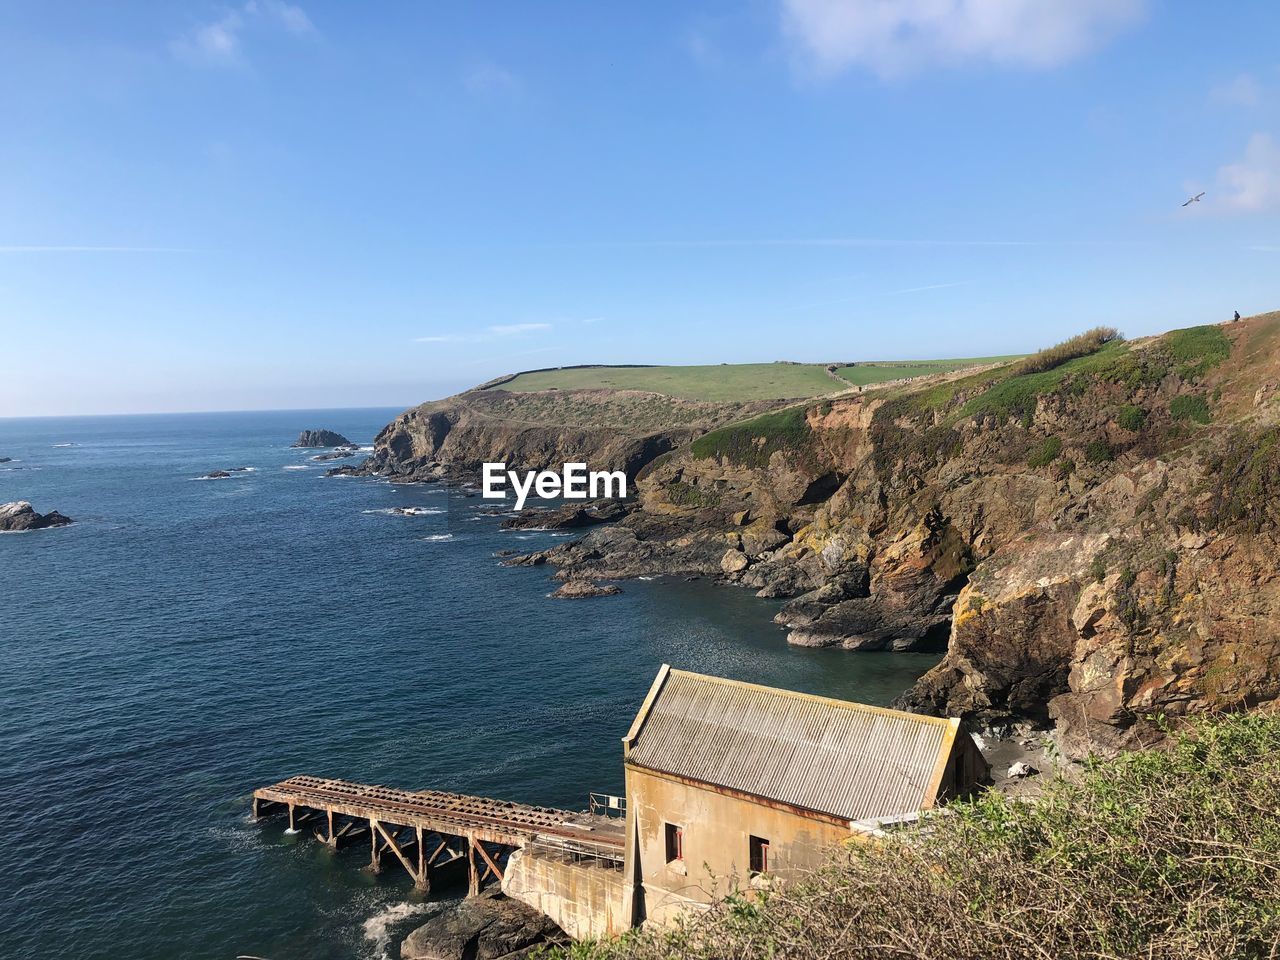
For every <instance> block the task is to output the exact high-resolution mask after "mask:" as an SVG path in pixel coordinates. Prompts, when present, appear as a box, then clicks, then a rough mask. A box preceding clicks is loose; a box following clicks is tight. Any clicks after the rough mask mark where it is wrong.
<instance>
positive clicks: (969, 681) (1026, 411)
mask: <svg viewBox="0 0 1280 960" xmlns="http://www.w3.org/2000/svg"><path fill="white" fill-rule="evenodd" d="M1088 340H1089V338H1082V340H1081V341H1080V342H1077V343H1074V345H1069V346H1067V347H1066V348H1064V349H1062V350H1057V351H1046V352H1045V353H1044V354H1041V355H1037V356H1036V357H1033V358H1029V359H1028V360H1026V361H1021V362H1018V363H1014V364H1008V365H1005V366H1001V367H998V368H993V369H987V370H984V371H981V372H978V373H971V374H967V375H957V376H953V377H951V378H949V379H941V380H935V381H931V382H926V383H923V384H919V383H917V384H909V385H906V386H898V387H893V388H889V389H883V390H873V391H867V392H865V393H861V394H850V395H845V396H840V397H834V398H828V399H825V400H820V401H815V402H809V403H805V404H800V405H795V406H790V407H785V408H783V409H774V410H770V411H767V412H764V413H760V414H757V415H755V416H747V417H746V418H745V419H736V420H733V422H727V423H724V425H723V426H718V427H717V428H716V429H712V430H710V431H709V432H700V431H702V430H705V428H706V427H707V426H714V424H713V423H708V422H707V420H705V419H704V420H703V421H702V422H701V423H700V424H699V425H698V427H692V426H690V427H686V428H685V429H684V432H683V434H677V431H675V430H673V429H672V428H671V427H668V428H667V429H666V430H664V431H658V432H657V433H656V434H655V435H654V436H655V437H656V436H661V437H662V438H663V439H662V440H656V439H650V441H649V442H650V444H651V445H650V446H648V447H646V448H645V451H644V453H637V452H636V448H635V446H634V444H636V443H637V442H639V439H640V438H639V437H637V436H636V435H635V434H634V431H633V432H632V433H631V434H628V435H626V436H625V438H624V435H622V434H619V433H613V434H609V435H608V437H607V438H606V436H605V435H604V434H601V433H599V432H593V431H592V430H591V429H587V428H583V427H574V428H569V427H553V426H550V425H548V423H549V421H548V419H547V417H548V414H547V411H545V410H544V412H543V417H544V422H543V424H542V425H541V426H539V427H538V428H537V429H536V430H535V431H534V432H533V433H530V432H529V431H528V430H522V431H516V432H515V433H504V432H496V431H495V428H489V427H486V426H484V425H482V424H480V423H479V422H478V420H474V419H472V420H470V422H468V423H466V424H465V425H464V428H463V429H462V430H459V425H460V423H461V419H469V416H470V417H474V416H475V411H474V410H472V411H470V414H469V416H468V415H465V414H464V415H463V417H462V418H461V419H459V418H458V413H457V411H456V409H455V410H453V411H452V412H451V411H450V410H448V409H446V410H433V411H432V410H427V409H426V408H419V410H418V411H413V412H411V413H410V414H407V415H406V416H405V417H402V418H401V419H400V420H398V421H397V422H396V423H395V424H393V425H392V426H391V427H389V428H388V430H387V431H384V434H383V436H382V437H380V438H379V441H378V443H379V453H378V454H377V455H375V458H374V461H373V462H372V463H371V467H372V468H374V469H382V470H385V471H388V472H405V471H406V470H407V472H409V473H410V474H411V473H412V472H413V471H414V470H417V469H420V466H419V465H421V464H425V463H428V462H432V461H437V462H438V461H439V460H440V459H442V458H444V459H450V460H454V459H456V460H458V461H465V462H470V461H473V460H475V459H482V458H484V457H488V456H490V455H491V454H494V455H495V458H496V459H508V460H509V461H510V460H512V459H513V457H512V454H515V456H516V458H521V457H523V458H527V459H526V460H525V462H526V463H527V464H528V465H529V466H534V465H541V464H538V463H534V462H532V461H536V460H539V459H546V460H547V461H548V462H549V461H551V460H554V461H556V462H559V461H562V460H563V459H566V458H568V457H569V454H570V453H572V454H573V455H574V456H575V457H576V456H581V457H583V458H584V459H587V460H588V462H592V463H593V466H594V464H595V461H594V459H593V457H595V456H597V455H599V456H603V457H605V458H609V457H613V458H620V459H618V460H616V461H615V462H619V463H621V462H625V463H626V464H627V465H628V468H635V469H637V470H638V474H639V476H638V483H637V487H638V493H639V499H640V508H639V509H637V510H635V511H633V512H631V513H630V514H629V515H628V516H627V517H626V518H625V519H623V520H622V521H620V522H618V523H616V524H611V525H606V526H600V527H595V528H593V529H591V530H590V531H589V532H588V533H586V534H585V535H584V536H583V537H582V538H581V539H579V540H576V541H574V542H572V543H568V544H565V545H562V546H558V547H556V548H554V549H552V550H549V551H546V552H545V553H542V554H538V555H535V556H533V557H530V558H515V559H513V560H512V561H509V562H513V563H542V562H549V563H552V564H554V565H556V566H557V567H558V568H559V571H558V574H557V575H558V576H560V577H561V578H564V579H569V578H573V579H590V578H616V577H627V576H635V575H640V574H655V573H681V574H695V575H705V576H714V577H722V578H724V579H727V580H729V581H731V582H734V583H738V584H741V585H743V586H747V587H750V588H753V589H755V590H756V591H758V592H759V593H760V594H761V595H762V596H766V597H780V598H786V603H785V604H784V605H783V606H782V607H781V609H780V611H779V614H778V619H779V620H780V621H781V622H783V623H784V624H786V625H787V626H788V627H789V628H790V633H789V637H788V639H789V641H790V642H792V643H795V644H801V645H810V646H838V647H843V648H846V649H849V650H859V649H886V648H891V649H919V648H928V647H931V646H937V647H942V646H945V648H946V655H945V658H944V660H943V662H942V663H941V664H940V665H939V666H938V667H937V668H935V669H934V670H932V671H931V672H930V673H928V674H927V675H926V676H925V677H923V678H922V679H921V680H920V682H919V683H917V684H916V686H915V687H914V688H913V689H912V690H911V691H909V692H907V693H906V694H905V695H904V696H903V698H902V701H901V702H902V704H903V705H904V706H906V707H908V708H911V709H917V710H924V711H929V712H935V713H945V714H951V715H962V716H964V717H966V718H967V719H969V720H970V721H971V722H972V723H973V724H975V725H987V724H995V725H1000V724H1008V723H1013V722H1019V721H1030V722H1033V723H1038V724H1049V723H1054V724H1056V725H1057V727H1058V730H1059V733H1060V740H1061V742H1062V743H1063V745H1064V747H1065V748H1066V749H1067V750H1068V752H1071V753H1076V754H1079V753H1082V752H1084V751H1086V750H1101V751H1104V752H1106V751H1114V750H1118V749H1124V748H1127V747H1131V746H1137V745H1141V744H1143V743H1146V742H1149V741H1151V740H1153V739H1155V738H1157V737H1159V735H1160V728H1161V724H1160V722H1159V720H1158V719H1157V717H1158V716H1159V715H1162V714H1163V715H1166V716H1171V717H1176V716H1178V715H1181V714H1185V713H1190V712H1196V711H1205V710H1216V709H1230V708H1238V707H1245V706H1250V705H1254V704H1259V703H1263V702H1270V701H1274V700H1276V699H1278V698H1280V659H1278V657H1280V616H1278V614H1280V562H1278V561H1277V557H1280V550H1278V549H1277V547H1278V546H1280V544H1277V540H1278V539H1280V535H1278V534H1277V529H1278V528H1277V520H1280V506H1278V505H1277V504H1280V501H1278V500H1277V499H1276V497H1277V494H1280V396H1278V385H1280V314H1268V315H1265V316H1261V317H1256V318H1252V319H1249V320H1246V321H1244V322H1241V323H1238V324H1228V325H1225V326H1206V327H1196V328H1191V329H1188V330H1180V331H1173V332H1171V333H1169V334H1166V335H1164V336H1161V337H1152V338H1145V339H1142V340H1136V341H1132V342H1125V341H1121V340H1118V339H1115V340H1109V338H1108V337H1107V336H1105V335H1102V336H1098V337H1096V338H1095V341H1094V342H1092V343H1090V342H1088ZM1082 344H1083V346H1082ZM503 402H504V403H510V404H513V405H514V406H513V408H512V409H513V410H515V409H519V408H520V405H521V404H522V403H523V404H528V403H529V400H528V399H527V398H526V399H524V400H521V399H519V398H514V397H512V395H507V399H505V400H504V401H503ZM577 402H578V403H581V400H578V401H577ZM600 402H601V403H603V404H606V405H607V404H609V403H610V402H612V401H611V400H610V399H609V398H605V397H602V398H600ZM747 412H750V411H747ZM720 413H721V414H722V415H724V416H726V417H727V416H728V415H729V413H730V412H729V411H720ZM513 415H514V414H513V413H509V414H508V416H513ZM554 416H555V415H554V414H550V420H554ZM507 422H508V423H509V422H510V421H509V420H508V421H507ZM501 429H502V431H506V430H510V429H512V428H511V427H510V426H507V427H503V428H501ZM664 448H670V449H666V450H665V452H663V450H664ZM498 453H501V454H502V456H496V454H498ZM379 458H381V459H379ZM637 464H643V465H642V466H639V467H637Z"/></svg>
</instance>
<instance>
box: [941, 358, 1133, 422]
mask: <svg viewBox="0 0 1280 960" xmlns="http://www.w3.org/2000/svg"><path fill="white" fill-rule="evenodd" d="M1068 342H1071V341H1068ZM1128 353H1129V351H1128V350H1127V349H1126V348H1125V345H1124V343H1123V342H1122V341H1120V340H1110V341H1107V342H1105V343H1102V344H1101V345H1099V346H1097V347H1096V348H1095V349H1094V350H1093V352H1092V353H1088V354H1084V355H1081V356H1076V357H1073V358H1068V359H1065V360H1061V361H1060V362H1058V364H1057V365H1055V366H1053V367H1051V368H1049V369H1039V370H1036V371H1035V372H1025V371H1024V370H1023V368H1022V365H1023V364H1025V363H1027V362H1028V361H1030V360H1034V359H1035V357H1028V358H1027V360H1024V361H1022V363H1020V364H1014V365H1013V366H1012V367H1006V368H1001V370H996V371H993V373H994V374H1000V375H1001V377H999V378H994V379H992V378H989V380H988V382H991V384H992V385H991V386H990V387H989V388H988V389H987V390H986V391H985V392H983V393H980V394H979V395H977V396H976V397H973V398H972V399H971V400H969V401H968V402H967V403H966V404H965V405H964V407H963V408H961V411H960V412H961V415H963V416H976V415H979V414H984V413H991V414H995V415H996V416H998V417H1002V418H1003V417H1011V416H1015V417H1019V418H1020V419H1021V420H1022V421H1023V422H1024V423H1029V422H1030V419H1031V417H1032V415H1033V414H1034V413H1035V409H1036V403H1037V401H1038V399H1039V398H1040V397H1042V396H1044V395H1046V394H1049V393H1052V392H1054V391H1057V390H1062V389H1065V390H1066V392H1068V393H1071V394H1073V395H1075V396H1079V395H1081V394H1083V393H1084V392H1085V390H1087V389H1088V385H1089V379H1088V378H1089V377H1090V376H1092V375H1097V374H1100V373H1101V372H1102V371H1104V370H1110V369H1111V368H1113V367H1115V366H1116V365H1117V364H1119V363H1122V362H1123V361H1124V358H1125V357H1126V356H1127V355H1128ZM1035 356H1039V354H1036V355H1035ZM1044 362H1047V361H1040V362H1038V363H1037V364H1034V365H1033V366H1040V365H1041V364H1042V363H1044ZM1005 371H1009V372H1011V374H1012V375H1008V373H1006V372H1005Z"/></svg>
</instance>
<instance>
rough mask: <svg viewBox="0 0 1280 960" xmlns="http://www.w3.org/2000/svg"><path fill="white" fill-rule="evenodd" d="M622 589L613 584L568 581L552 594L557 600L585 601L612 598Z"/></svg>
mask: <svg viewBox="0 0 1280 960" xmlns="http://www.w3.org/2000/svg"><path fill="white" fill-rule="evenodd" d="M621 592H622V588H621V587H618V586H615V585H614V584H612V583H607V584H605V583H592V582H591V581H590V580H566V581H565V582H564V583H562V584H560V586H559V587H557V588H556V589H555V591H553V592H552V594H551V597H552V598H553V599H555V600H583V599H586V598H587V597H612V596H614V595H615V594H619V593H621Z"/></svg>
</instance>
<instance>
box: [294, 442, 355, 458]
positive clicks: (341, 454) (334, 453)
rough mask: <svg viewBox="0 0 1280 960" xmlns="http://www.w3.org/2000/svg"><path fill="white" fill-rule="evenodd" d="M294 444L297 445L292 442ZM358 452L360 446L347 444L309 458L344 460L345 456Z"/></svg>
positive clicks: (352, 455)
mask: <svg viewBox="0 0 1280 960" xmlns="http://www.w3.org/2000/svg"><path fill="white" fill-rule="evenodd" d="M294 446H298V444H294ZM359 452H360V448H359V447H357V446H355V445H348V446H344V447H338V448H337V449H334V450H330V451H329V452H328V453H319V454H316V455H315V456H314V457H312V458H311V459H312V460H321V461H323V460H345V459H346V458H347V457H354V456H355V455H356V454H357V453H359Z"/></svg>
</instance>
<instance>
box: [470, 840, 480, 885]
mask: <svg viewBox="0 0 1280 960" xmlns="http://www.w3.org/2000/svg"><path fill="white" fill-rule="evenodd" d="M479 892H480V874H479V873H478V872H477V870H476V838H475V834H471V833H469V834H467V896H468V897H474V896H476V894H478V893H479Z"/></svg>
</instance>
